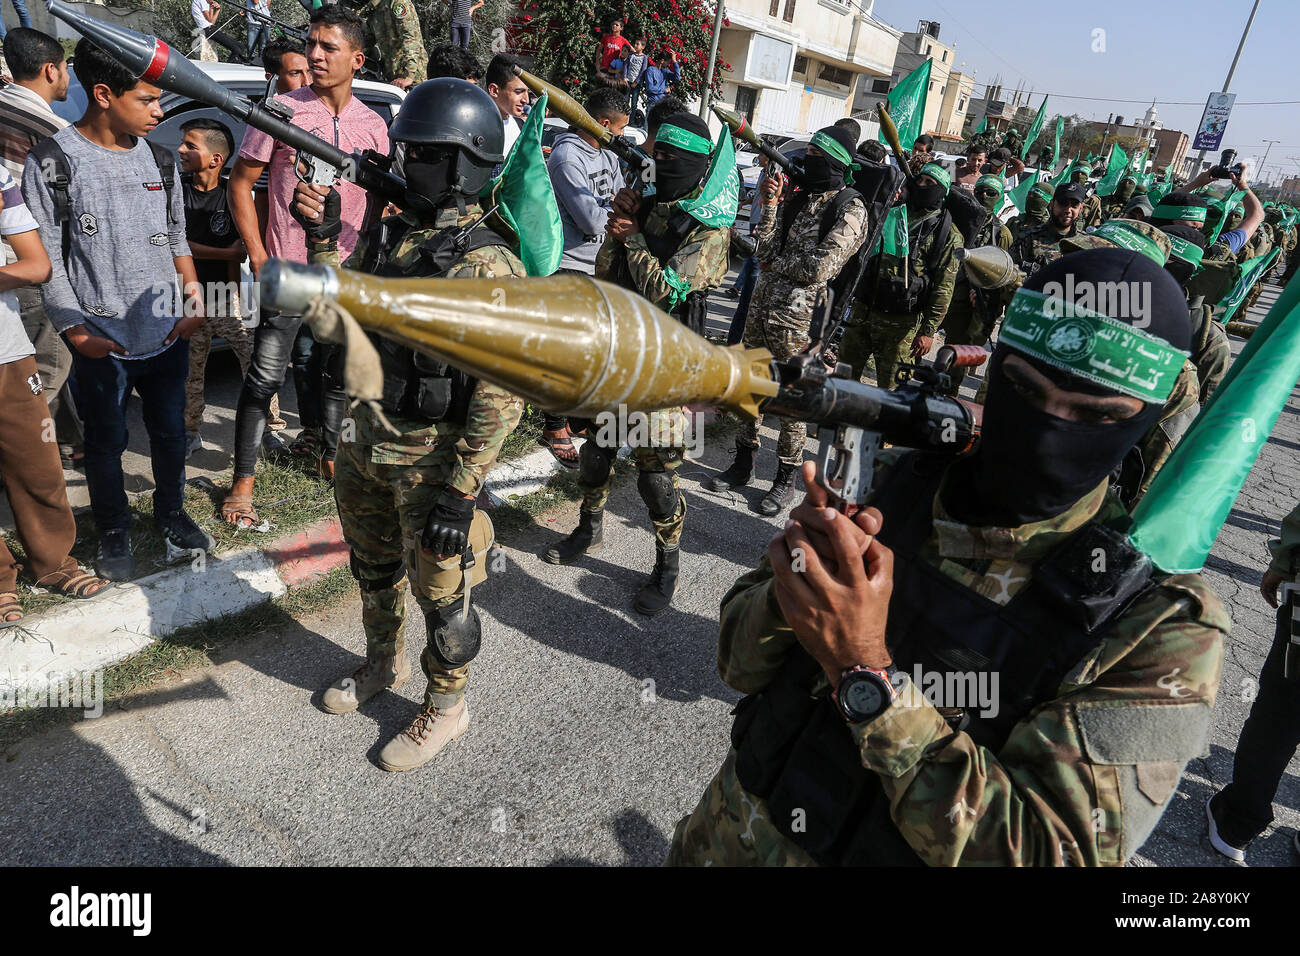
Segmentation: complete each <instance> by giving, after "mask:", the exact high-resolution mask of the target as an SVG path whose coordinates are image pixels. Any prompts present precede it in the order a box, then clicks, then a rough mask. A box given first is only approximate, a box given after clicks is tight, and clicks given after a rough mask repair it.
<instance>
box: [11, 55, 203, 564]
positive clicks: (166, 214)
mask: <svg viewBox="0 0 1300 956" xmlns="http://www.w3.org/2000/svg"><path fill="white" fill-rule="evenodd" d="M74 62H75V64H76V65H75V67H74V69H75V70H76V73H77V79H78V80H80V81H81V86H82V89H84V90H85V91H86V98H87V104H86V112H85V113H84V114H83V115H82V117H81V119H80V120H78V121H77V122H76V123H75V124H73V125H72V126H68V127H65V128H64V129H61V130H59V131H58V132H57V133H55V134H54V135H53V136H51V137H50V138H49V139H48V140H46V141H45V142H43V143H41V144H39V145H38V146H37V147H35V149H33V151H32V152H31V153H30V154H29V155H28V157H27V164H26V166H24V168H23V194H24V196H25V198H26V200H27V204H28V206H29V208H30V209H31V211H32V215H33V216H34V217H35V219H36V222H37V223H38V224H39V226H40V232H41V241H42V243H43V244H44V245H45V248H46V249H55V250H61V249H63V248H64V247H65V243H66V248H67V254H66V256H63V255H57V256H54V257H53V260H54V261H53V264H52V268H51V274H50V279H49V281H48V282H46V283H45V285H44V286H42V288H41V292H42V295H43V296H44V300H45V311H46V313H47V314H48V315H49V317H50V321H51V322H53V323H54V328H55V329H57V330H58V331H60V332H61V333H63V335H64V338H65V340H66V341H67V343H68V344H69V345H70V346H72V348H73V363H74V374H75V375H76V378H77V387H78V389H79V392H80V395H81V398H82V409H81V410H82V414H83V416H84V418H85V423H86V484H87V486H88V488H89V490H90V508H91V512H92V513H93V515H94V518H95V524H96V526H97V527H98V529H99V553H98V555H97V556H96V561H95V570H96V573H98V574H99V576H100V577H104V578H108V579H109V580H112V581H122V580H125V579H127V578H129V577H131V575H132V574H133V573H134V570H135V561H134V559H133V558H132V556H131V532H130V525H131V512H130V509H129V507H128V504H127V498H126V490H125V488H124V487H123V479H122V453H123V452H124V451H125V450H126V443H127V433H126V404H127V400H128V398H129V397H130V395H131V392H132V391H133V390H134V391H136V392H138V393H139V395H140V399H141V402H142V404H143V409H144V421H145V428H146V429H147V430H148V432H149V444H150V452H151V459H152V464H153V477H154V486H155V487H154V495H153V512H154V520H155V522H156V523H157V525H158V529H159V531H160V532H161V533H162V535H163V538H164V540H165V542H166V545H167V556H168V558H170V559H173V560H174V559H176V558H177V557H188V556H190V555H191V553H192V552H194V551H205V550H207V549H208V548H211V547H212V544H213V541H212V538H211V537H210V536H209V535H208V534H207V533H206V532H205V531H203V530H202V529H200V528H199V527H198V525H196V524H195V523H194V522H193V521H192V520H191V519H190V517H189V515H187V514H186V513H185V511H184V508H183V505H184V493H185V420H184V413H185V376H186V374H187V372H188V371H189V361H188V349H189V343H188V342H187V341H185V340H187V339H188V338H189V337H190V336H191V335H192V334H193V333H194V331H195V329H197V328H198V327H199V325H201V324H202V322H203V302H202V299H201V298H200V297H199V294H198V291H199V290H198V283H197V281H196V275H195V272H194V260H193V259H192V258H191V257H190V250H189V246H188V245H187V244H186V242H185V228H184V223H185V207H184V202H183V200H182V196H181V190H180V188H179V181H178V180H179V177H178V174H177V172H176V169H175V165H174V163H173V162H172V161H171V157H170V156H167V155H166V154H165V153H164V152H163V151H161V150H159V151H158V152H157V153H156V152H155V150H154V148H153V147H152V145H151V144H150V143H148V142H147V141H146V140H145V138H144V137H145V136H147V135H148V134H149V132H150V131H152V130H153V128H154V127H155V126H156V125H157V124H158V122H159V121H160V120H161V119H162V118H163V111H162V108H161V107H160V106H159V105H158V97H159V94H160V93H161V91H160V90H159V89H158V87H156V86H153V85H151V84H149V83H146V82H137V81H136V80H135V79H134V77H132V76H131V74H130V73H128V72H127V71H126V69H125V68H124V67H122V66H121V64H119V63H118V62H117V61H116V60H114V59H113V58H112V57H111V56H109V55H108V54H107V53H105V52H103V51H102V50H100V48H99V47H97V46H95V44H93V43H91V42H90V41H88V40H84V39H83V40H82V41H81V42H79V43H78V44H77V49H76V53H75V60H74ZM46 161H50V162H55V163H60V162H61V163H62V164H64V165H65V167H66V168H65V170H64V173H65V175H66V176H67V185H66V188H65V189H64V190H60V191H59V193H58V194H57V195H56V192H55V189H54V188H53V187H52V185H51V180H52V179H53V177H50V176H47V175H46V169H45V163H46ZM169 174H170V175H169ZM65 203H66V208H67V209H68V210H69V217H68V218H65V217H63V216H62V215H61V214H60V213H61V211H62V209H63V207H64V204H65ZM178 277H179V279H180V280H181V281H182V283H183V285H182V287H181V288H183V289H184V292H185V296H184V301H183V302H182V300H181V296H180V295H179V292H180V290H179V289H177V279H178Z"/></svg>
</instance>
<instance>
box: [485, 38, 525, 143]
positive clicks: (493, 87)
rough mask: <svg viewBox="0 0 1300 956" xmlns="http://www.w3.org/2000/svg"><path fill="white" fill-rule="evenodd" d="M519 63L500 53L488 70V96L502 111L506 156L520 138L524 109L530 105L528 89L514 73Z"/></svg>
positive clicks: (493, 59)
mask: <svg viewBox="0 0 1300 956" xmlns="http://www.w3.org/2000/svg"><path fill="white" fill-rule="evenodd" d="M518 62H519V61H518V60H516V59H515V58H514V57H512V56H510V55H508V54H505V53H498V54H497V55H496V56H494V57H493V58H492V62H491V63H489V64H488V68H487V91H488V96H490V97H492V100H493V102H495V103H496V105H497V109H498V110H500V111H501V123H502V125H503V126H505V131H506V147H505V155H506V156H509V155H510V147H512V146H514V145H515V140H517V139H518V138H519V131H520V129H522V128H523V122H524V117H525V116H526V115H527V113H526V111H525V109H524V107H525V106H527V105H528V87H527V86H525V85H524V81H523V80H521V79H519V77H517V76H515V74H514V73H513V72H512V69H513V67H514V66H515V64H516V63H518Z"/></svg>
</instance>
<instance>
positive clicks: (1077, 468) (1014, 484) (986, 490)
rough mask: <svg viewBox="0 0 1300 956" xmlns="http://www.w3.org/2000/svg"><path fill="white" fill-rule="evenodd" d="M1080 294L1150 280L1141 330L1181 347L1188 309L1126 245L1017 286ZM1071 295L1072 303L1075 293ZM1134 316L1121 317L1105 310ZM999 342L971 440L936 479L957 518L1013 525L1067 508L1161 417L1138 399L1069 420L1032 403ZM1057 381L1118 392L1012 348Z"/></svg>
mask: <svg viewBox="0 0 1300 956" xmlns="http://www.w3.org/2000/svg"><path fill="white" fill-rule="evenodd" d="M1070 273H1073V275H1074V283H1075V285H1074V287H1075V288H1077V289H1078V290H1079V292H1078V294H1079V295H1082V292H1083V289H1084V288H1086V287H1088V285H1089V284H1090V283H1098V282H1126V283H1127V282H1146V283H1150V284H1149V285H1148V286H1147V288H1148V289H1149V290H1150V299H1149V304H1148V307H1149V315H1148V316H1147V318H1148V320H1149V321H1148V324H1146V325H1145V326H1144V327H1143V330H1144V331H1145V332H1147V333H1149V334H1151V335H1155V336H1157V337H1159V338H1162V339H1164V340H1165V341H1167V342H1168V343H1169V344H1170V345H1172V346H1173V347H1174V348H1177V349H1181V350H1183V351H1186V350H1187V348H1188V345H1189V343H1190V340H1191V331H1192V330H1191V317H1190V315H1189V314H1188V311H1187V300H1186V298H1185V297H1184V296H1183V292H1182V290H1181V289H1179V287H1178V283H1177V282H1175V281H1174V279H1173V277H1171V276H1170V275H1169V273H1168V272H1166V271H1165V270H1164V269H1162V268H1160V266H1158V265H1156V264H1155V263H1154V262H1152V261H1151V260H1150V259H1149V258H1147V257H1146V256H1144V255H1142V254H1141V253H1138V252H1133V251H1131V250H1129V249H1088V250H1084V251H1082V252H1076V253H1072V254H1070V255H1067V256H1063V257H1061V258H1060V259H1057V260H1056V261H1055V262H1052V263H1050V264H1049V265H1046V266H1044V267H1043V268H1042V269H1039V270H1038V271H1037V272H1035V273H1034V274H1033V275H1032V276H1030V277H1029V278H1028V279H1026V280H1025V284H1024V288H1026V289H1031V290H1034V291H1038V292H1041V291H1043V287H1044V285H1046V284H1047V283H1049V282H1055V283H1058V284H1059V286H1060V287H1062V288H1070V286H1069V285H1068V284H1067V280H1066V276H1067V275H1068V274H1070ZM1076 301H1078V300H1077V299H1076ZM1112 318H1114V319H1118V320H1120V321H1123V322H1126V323H1127V324H1132V321H1131V319H1130V318H1129V317H1125V316H1119V315H1116V316H1112ZM1005 342H1006V339H1005V338H1004V339H1003V340H1002V342H1001V343H999V345H998V347H997V349H996V350H995V351H994V353H993V357H992V358H991V359H990V360H989V370H988V382H989V388H988V399H987V401H986V402H985V404H984V421H983V426H982V433H981V435H980V441H979V445H978V446H977V448H976V450H975V452H974V453H972V454H971V455H969V456H967V457H966V458H963V459H961V460H959V461H957V462H956V463H955V464H954V465H953V466H952V467H951V468H950V469H949V470H948V475H947V476H946V478H945V482H944V492H943V504H944V507H945V508H946V509H947V510H948V513H949V514H951V515H952V516H953V517H954V518H956V519H957V520H958V521H962V522H964V523H966V524H970V525H975V526H979V527H1001V528H1014V527H1018V526H1019V525H1023V524H1028V523H1030V522H1034V521H1044V520H1046V519H1048V518H1052V517H1055V516H1056V515H1059V514H1061V513H1062V512H1064V511H1066V510H1068V509H1069V508H1070V507H1071V506H1073V505H1074V504H1075V503H1076V502H1077V501H1078V500H1079V499H1080V498H1082V497H1083V496H1084V495H1086V494H1087V493H1088V492H1090V491H1091V490H1092V489H1093V488H1095V487H1097V485H1099V484H1100V483H1101V481H1102V479H1103V478H1105V477H1106V476H1107V475H1110V474H1111V473H1112V472H1114V471H1115V470H1116V469H1117V468H1118V467H1119V465H1120V463H1121V462H1122V461H1123V460H1124V456H1125V455H1126V454H1127V453H1128V451H1129V449H1131V448H1132V447H1133V446H1134V445H1136V444H1137V443H1138V442H1139V441H1141V439H1142V437H1143V436H1144V435H1145V434H1146V433H1147V432H1148V431H1149V430H1150V429H1151V427H1152V426H1153V425H1155V423H1156V422H1157V421H1159V419H1160V414H1161V412H1162V411H1163V405H1157V404H1153V403H1146V404H1144V405H1143V408H1142V410H1141V411H1140V412H1138V414H1136V415H1134V416H1133V417H1132V418H1130V419H1127V420H1126V421H1121V422H1112V423H1110V424H1105V425H1098V424H1089V423H1085V422H1071V421H1066V420H1065V419H1063V418H1057V417H1056V416H1055V415H1049V414H1048V413H1047V412H1044V411H1040V410H1038V409H1037V408H1035V407H1033V406H1032V405H1030V404H1029V402H1028V401H1027V400H1026V399H1025V398H1023V397H1022V396H1021V395H1020V394H1019V393H1017V392H1016V390H1015V388H1014V387H1013V386H1012V385H1011V382H1010V381H1009V380H1008V379H1007V378H1006V377H1005V376H1004V375H1003V372H1002V365H1003V363H1004V362H1005V361H1006V359H1007V356H1008V355H1010V354H1012V353H1013V352H1014V349H1012V348H1010V347H1009V346H1008V345H1006V344H1004V343H1005ZM1016 354H1017V357H1018V358H1020V359H1022V360H1024V361H1026V362H1028V363H1029V364H1030V365H1032V366H1033V367H1034V368H1035V369H1036V370H1037V371H1039V372H1040V373H1042V374H1043V375H1045V376H1046V377H1048V378H1049V379H1051V380H1052V381H1053V382H1054V383H1056V384H1057V385H1058V386H1060V387H1062V388H1065V389H1068V390H1070V391H1076V392H1086V393H1089V394H1093V395H1116V394H1119V393H1117V392H1115V391H1112V390H1111V389H1108V388H1105V387H1104V386H1101V385H1097V384H1094V383H1092V382H1090V381H1087V380H1085V379H1081V378H1079V377H1077V376H1075V375H1072V374H1071V373H1069V372H1065V371H1063V370H1061V369H1059V368H1056V367H1055V366H1052V365H1048V364H1047V363H1045V362H1040V361H1039V360H1037V359H1035V358H1031V357H1029V356H1026V355H1023V354H1020V353H1016Z"/></svg>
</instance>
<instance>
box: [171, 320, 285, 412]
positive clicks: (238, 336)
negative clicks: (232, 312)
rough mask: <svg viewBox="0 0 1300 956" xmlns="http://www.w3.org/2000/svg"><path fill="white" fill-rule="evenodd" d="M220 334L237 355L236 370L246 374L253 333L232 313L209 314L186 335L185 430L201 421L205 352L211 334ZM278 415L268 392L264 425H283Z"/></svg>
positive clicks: (209, 347)
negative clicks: (187, 370) (187, 364)
mask: <svg viewBox="0 0 1300 956" xmlns="http://www.w3.org/2000/svg"><path fill="white" fill-rule="evenodd" d="M215 335H219V336H221V337H222V338H223V339H225V340H226V341H227V342H229V343H230V347H231V349H233V350H234V353H235V357H236V358H237V359H239V373H240V374H241V375H247V374H248V363H249V362H251V361H252V359H253V333H252V332H251V331H250V330H248V329H246V328H244V323H243V322H241V321H240V320H239V319H238V318H236V317H235V316H229V315H209V316H208V317H207V318H205V319H204V320H203V323H202V324H201V325H200V326H199V327H198V328H197V329H195V330H194V334H193V335H191V336H190V374H189V377H188V378H187V379H185V430H186V431H187V432H191V433H193V432H196V431H198V430H199V425H201V424H202V423H203V409H204V407H205V406H206V404H207V401H206V399H205V397H204V395H203V379H204V375H205V373H206V372H207V367H208V355H209V353H210V352H211V351H212V337H213V336H215ZM284 426H285V421H284V419H283V418H281V417H280V397H279V396H278V395H272V396H271V411H270V413H269V414H268V415H267V418H266V427H267V428H268V429H270V430H271V431H279V430H280V429H282V428H284Z"/></svg>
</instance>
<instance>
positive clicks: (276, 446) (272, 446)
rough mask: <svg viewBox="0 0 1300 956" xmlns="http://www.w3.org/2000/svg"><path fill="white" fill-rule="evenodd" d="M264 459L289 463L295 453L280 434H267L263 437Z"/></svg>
mask: <svg viewBox="0 0 1300 956" xmlns="http://www.w3.org/2000/svg"><path fill="white" fill-rule="evenodd" d="M262 457H263V458H265V459H266V460H267V461H287V460H288V459H290V458H292V457H293V453H292V452H291V451H290V450H289V443H288V442H286V441H285V440H284V439H283V438H281V437H280V433H279V432H266V433H264V434H263V435H262Z"/></svg>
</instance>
